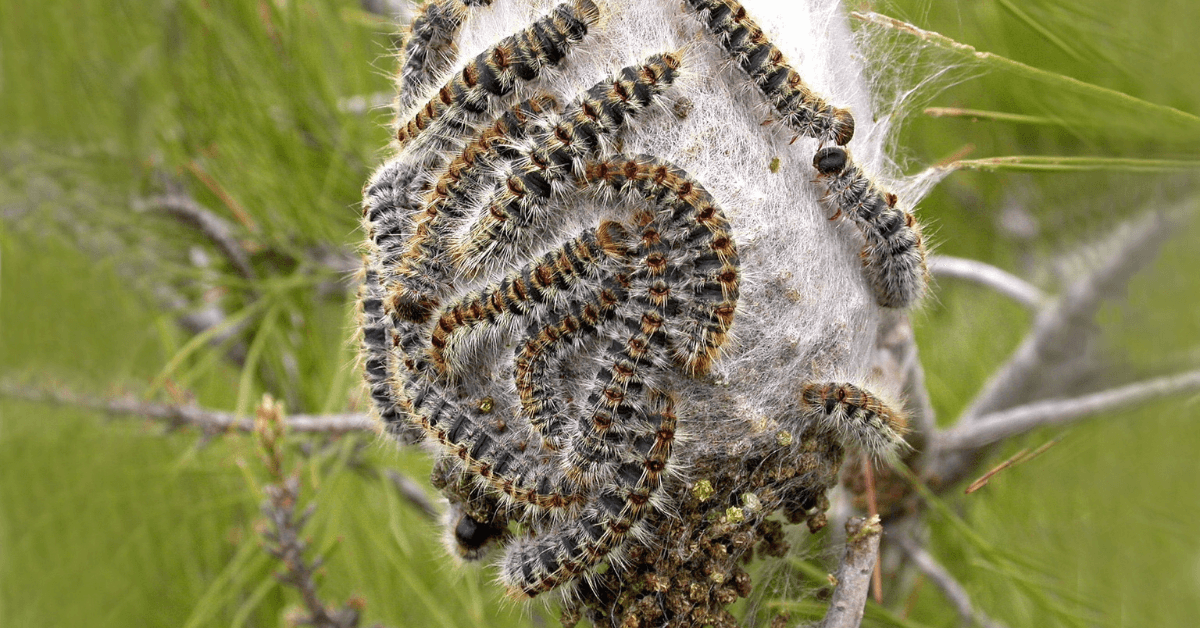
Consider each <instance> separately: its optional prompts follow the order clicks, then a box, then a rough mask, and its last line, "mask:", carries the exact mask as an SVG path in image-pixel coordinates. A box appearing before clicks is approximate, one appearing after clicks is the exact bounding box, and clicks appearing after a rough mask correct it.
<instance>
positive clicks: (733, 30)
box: [685, 0, 854, 146]
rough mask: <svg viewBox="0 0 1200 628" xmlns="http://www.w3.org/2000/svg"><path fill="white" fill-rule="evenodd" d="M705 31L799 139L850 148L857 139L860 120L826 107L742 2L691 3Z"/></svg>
mask: <svg viewBox="0 0 1200 628" xmlns="http://www.w3.org/2000/svg"><path fill="white" fill-rule="evenodd" d="M685 2H686V3H687V5H688V7H690V8H691V9H692V10H694V11H696V13H697V14H698V15H697V16H698V17H699V19H700V21H701V22H703V24H704V26H705V28H706V29H707V30H708V32H709V33H711V34H712V35H713V36H714V37H715V38H716V40H717V43H718V44H719V45H720V46H721V48H722V49H724V50H725V53H726V54H728V55H729V56H730V58H732V59H733V60H734V62H736V63H737V65H738V67H739V68H741V69H742V71H743V72H745V73H746V74H748V75H749V77H750V80H751V82H753V83H754V85H755V87H756V88H757V89H758V91H759V92H761V93H762V95H763V96H765V97H766V99H767V100H768V101H769V102H770V103H771V106H772V107H773V108H774V109H775V112H776V113H777V114H778V115H779V119H780V121H781V122H783V123H784V124H785V125H787V127H788V128H790V129H792V130H793V131H795V132H796V133H797V134H798V135H803V136H805V137H811V138H815V139H818V140H822V141H831V142H833V143H835V144H837V145H839V146H842V145H845V144H846V143H847V142H849V141H850V140H851V138H853V137H854V116H852V115H851V114H850V112H849V111H848V110H846V109H840V108H838V107H834V106H832V105H830V104H829V103H827V102H825V100H824V99H822V98H821V97H820V96H819V95H818V94H817V93H816V92H814V91H813V90H812V88H810V87H809V86H808V85H805V83H804V80H803V79H801V78H800V74H799V73H798V72H796V70H795V69H794V68H792V66H790V65H788V62H787V59H785V58H784V56H783V52H782V51H780V50H779V48H778V47H776V46H775V44H773V43H771V40H770V39H769V38H768V37H767V36H766V34H765V33H763V30H762V28H760V27H759V26H758V23H756V22H755V21H754V18H752V17H750V15H749V14H748V13H747V12H746V8H745V7H743V6H742V5H741V3H739V2H737V0H685Z"/></svg>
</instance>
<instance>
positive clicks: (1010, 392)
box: [958, 213, 1175, 424]
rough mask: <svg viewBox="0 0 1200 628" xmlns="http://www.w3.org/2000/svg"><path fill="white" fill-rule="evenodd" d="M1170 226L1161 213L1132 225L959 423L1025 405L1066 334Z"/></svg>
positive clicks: (1040, 322)
mask: <svg viewBox="0 0 1200 628" xmlns="http://www.w3.org/2000/svg"><path fill="white" fill-rule="evenodd" d="M1174 222H1175V221H1173V220H1169V219H1167V217H1166V215H1165V214H1159V213H1152V214H1149V215H1147V216H1146V217H1144V218H1142V219H1140V220H1138V221H1137V222H1135V223H1134V224H1133V225H1132V226H1131V227H1130V228H1129V229H1128V231H1127V233H1126V235H1125V236H1124V238H1123V239H1122V241H1121V242H1120V244H1118V245H1117V249H1116V250H1115V251H1114V252H1113V253H1112V255H1110V256H1109V257H1108V258H1107V259H1106V260H1104V261H1103V262H1102V263H1100V264H1098V265H1097V266H1096V267H1095V269H1094V271H1093V272H1091V273H1090V274H1088V275H1087V276H1085V277H1083V278H1082V279H1080V280H1079V281H1076V282H1075V283H1074V284H1072V285H1071V286H1070V287H1068V289H1067V290H1066V291H1065V292H1064V293H1063V294H1062V296H1061V297H1060V298H1059V300H1058V301H1057V303H1055V304H1054V305H1053V306H1051V307H1049V308H1046V309H1044V310H1042V312H1041V313H1040V314H1039V315H1038V316H1037V319H1036V320H1035V321H1034V324H1033V329H1032V330H1030V332H1029V334H1028V335H1027V336H1026V337H1025V340H1024V341H1023V342H1022V343H1021V345H1020V346H1019V347H1018V348H1017V350H1016V352H1014V353H1013V355H1012V357H1011V358H1009V360H1008V362H1006V363H1005V364H1004V366H1002V367H1001V368H1000V369H999V370H998V371H997V372H996V373H995V374H994V375H993V376H992V378H991V379H990V380H989V381H988V383H987V384H986V385H985V386H984V388H983V390H982V391H981V392H980V393H979V394H978V395H977V396H976V397H975V399H974V401H972V402H971V404H970V406H968V407H967V409H966V410H964V411H963V413H962V414H961V415H960V416H959V419H958V423H959V424H965V423H970V422H975V421H977V420H979V418H980V417H982V416H984V415H985V414H989V413H991V412H995V411H997V410H1001V409H1003V408H1004V407H1006V406H1008V407H1011V406H1012V405H1013V404H1014V403H1020V402H1021V401H1024V400H1026V399H1027V398H1028V396H1027V393H1028V391H1029V389H1030V387H1031V385H1032V383H1033V381H1034V380H1035V378H1037V377H1038V374H1039V373H1040V372H1041V371H1042V369H1043V368H1045V367H1047V366H1048V365H1049V364H1051V363H1053V362H1054V360H1055V358H1056V356H1057V354H1058V353H1059V352H1060V351H1061V350H1062V349H1063V348H1062V347H1060V345H1061V344H1063V343H1064V341H1065V339H1066V338H1067V337H1068V336H1069V334H1070V332H1071V331H1072V330H1073V329H1075V328H1077V327H1079V326H1081V325H1083V324H1084V323H1086V322H1087V321H1090V320H1091V319H1092V318H1093V317H1094V316H1095V314H1096V312H1097V311H1098V310H1099V308H1100V305H1101V304H1102V303H1103V302H1104V299H1105V298H1106V297H1108V296H1109V295H1111V294H1112V293H1113V292H1115V291H1116V290H1118V289H1119V287H1120V286H1123V285H1125V283H1127V282H1128V281H1129V279H1130V277H1132V276H1133V274H1134V273H1136V272H1137V271H1138V270H1140V269H1141V268H1142V267H1143V266H1145V265H1146V264H1148V263H1149V262H1150V260H1151V259H1153V257H1154V256H1155V254H1157V252H1158V249H1159V246H1160V245H1161V244H1162V242H1163V241H1165V240H1166V239H1167V237H1168V236H1169V235H1170V234H1171V231H1172V228H1173V226H1174Z"/></svg>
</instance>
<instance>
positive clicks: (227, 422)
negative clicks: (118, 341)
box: [0, 383, 378, 434]
mask: <svg viewBox="0 0 1200 628" xmlns="http://www.w3.org/2000/svg"><path fill="white" fill-rule="evenodd" d="M0 396H4V397H12V398H16V399H23V400H25V401H33V402H38V403H52V404H56V405H65V406H76V407H80V408H87V409H89V410H96V411H99V412H103V413H104V414H108V415H112V416H137V417H142V418H146V419H150V420H152V421H159V422H162V423H166V424H168V425H170V426H172V427H180V426H192V427H198V428H200V429H202V430H204V431H206V432H227V431H237V432H252V431H253V430H254V422H253V421H252V420H251V419H249V418H247V417H244V416H240V415H237V414H234V413H233V412H225V411H222V410H210V409H207V408H201V407H199V406H195V405H174V404H164V403H154V402H149V401H141V400H139V399H135V398H133V397H119V398H113V399H103V398H96V397H87V396H83V395H78V394H75V393H70V392H64V391H50V390H37V389H30V388H22V387H18V386H15V385H12V384H8V383H5V384H0ZM286 422H287V426H288V429H289V430H291V431H293V432H304V433H312V434H346V433H349V432H371V433H376V432H378V428H377V426H376V424H375V421H373V420H372V419H371V418H370V417H369V416H367V415H366V414H363V413H345V414H293V415H290V416H288V417H287V419H286Z"/></svg>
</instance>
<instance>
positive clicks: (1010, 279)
mask: <svg viewBox="0 0 1200 628" xmlns="http://www.w3.org/2000/svg"><path fill="white" fill-rule="evenodd" d="M929 272H931V273H933V274H934V275H935V276H938V277H953V278H955V279H963V280H966V281H971V282H974V283H977V284H979V285H982V286H986V287H988V288H991V289H993V290H995V291H996V292H999V293H1000V294H1003V295H1004V296H1006V297H1009V298H1010V299H1013V300H1014V301H1016V302H1018V303H1020V304H1021V305H1024V306H1025V307H1026V308H1029V309H1031V310H1037V309H1039V308H1040V307H1041V306H1042V305H1043V304H1044V303H1045V302H1046V295H1045V293H1043V292H1042V291H1041V290H1039V289H1038V288H1037V286H1034V285H1033V284H1031V283H1029V282H1027V281H1025V280H1024V279H1021V278H1020V277H1017V276H1016V275H1013V274H1012V273H1009V272H1008V271H1006V270H1002V269H1000V268H996V267H995V266H992V265H991V264H985V263H983V262H980V261H977V260H972V259H964V258H961V257H950V256H948V255H934V256H932V257H930V258H929Z"/></svg>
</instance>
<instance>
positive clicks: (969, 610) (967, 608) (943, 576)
mask: <svg viewBox="0 0 1200 628" xmlns="http://www.w3.org/2000/svg"><path fill="white" fill-rule="evenodd" d="M896 540H897V542H898V543H899V545H900V548H901V549H902V550H904V553H905V554H906V555H907V556H908V558H909V560H911V561H912V562H913V564H915V565H916V566H917V569H919V570H920V571H921V573H923V574H925V576H926V577H928V578H929V579H930V580H931V581H933V584H935V585H936V586H937V588H939V589H941V590H942V593H943V594H944V595H945V596H946V599H947V600H949V601H950V603H951V604H953V605H954V608H955V610H957V611H958V615H959V616H960V617H961V618H962V620H963V622H964V623H967V624H974V625H976V626H979V627H980V628H1004V624H1001V623H999V622H997V621H996V620H994V619H992V618H990V617H988V616H987V615H986V614H985V613H984V612H983V611H980V610H976V609H975V607H974V606H973V605H972V604H971V596H970V595H967V590H966V589H964V588H963V586H962V585H961V584H959V583H958V581H957V580H955V579H954V576H952V575H950V572H948V571H946V568H945V567H942V565H941V564H940V563H938V561H937V559H935V558H934V557H933V556H932V555H931V554H930V553H929V552H927V551H925V548H923V547H921V546H920V545H919V544H917V542H916V541H914V540H912V539H910V538H908V537H906V536H904V535H900V536H898V537H897V539H896Z"/></svg>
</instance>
